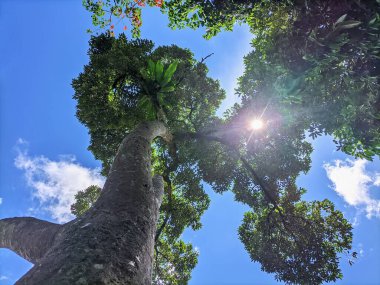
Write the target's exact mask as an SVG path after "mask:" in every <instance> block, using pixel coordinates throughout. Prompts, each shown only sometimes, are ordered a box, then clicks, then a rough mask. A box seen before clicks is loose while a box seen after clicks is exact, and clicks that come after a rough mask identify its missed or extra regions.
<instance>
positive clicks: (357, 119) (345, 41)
mask: <svg viewBox="0 0 380 285" xmlns="http://www.w3.org/2000/svg"><path fill="white" fill-rule="evenodd" d="M140 2H144V1H140ZM148 2H149V1H148ZM100 3H102V2H100ZM116 3H117V5H121V6H123V5H124V6H123V7H129V5H134V4H133V3H134V2H129V1H125V2H120V3H119V1H116ZM149 3H150V2H149ZM97 5H98V6H99V5H100V4H97ZM114 7H116V6H114ZM117 7H118V6H117ZM140 7H141V6H140ZM98 8H99V9H100V10H101V11H103V12H102V13H103V14H99V13H98V14H96V13H94V15H98V16H100V15H103V17H104V15H106V12H105V10H104V9H103V8H102V7H101V6H99V7H98ZM379 9H380V2H379V1H365V2H364V1H355V0H344V1H335V0H329V1H311V2H310V1H297V0H287V1H273V0H272V1H271V0H258V1H239V0H232V1H222V0H214V1H200V0H185V1H182V0H181V1H179V0H168V1H165V2H163V3H162V5H161V10H162V11H163V12H164V13H166V14H167V15H168V18H169V20H170V26H171V27H173V28H184V27H191V28H199V27H205V28H206V33H205V37H206V38H210V37H212V36H215V35H216V34H217V33H218V32H220V31H221V30H232V29H233V27H234V25H235V24H241V23H246V24H248V25H249V27H250V29H251V32H252V34H253V35H254V38H253V40H252V46H253V48H254V50H253V51H252V52H251V53H250V54H249V55H248V56H247V57H246V72H245V75H244V76H243V77H242V78H241V82H240V87H239V92H240V93H241V94H242V97H243V98H245V99H247V98H248V97H252V96H257V95H256V94H257V93H260V94H261V95H262V94H265V95H262V96H266V98H274V99H275V100H280V101H282V103H283V105H284V106H286V108H288V109H290V110H291V112H292V113H293V112H294V111H295V113H296V114H298V116H297V115H295V116H294V120H299V119H302V120H305V121H307V124H308V125H309V126H308V128H309V132H310V134H311V135H312V136H313V137H316V136H318V135H320V134H323V133H325V134H330V135H332V136H333V137H334V141H335V142H336V144H337V147H338V149H341V150H342V151H344V152H345V153H347V154H350V155H354V156H356V157H360V158H366V159H371V158H372V157H373V156H374V155H379V153H380V137H379V133H380V115H379V106H380V100H379V91H378V90H380V88H379V66H380V63H379V62H380V57H379V49H380V40H379V29H380V14H379V12H378V11H379ZM100 10H99V11H100ZM271 100H272V99H271ZM284 103H285V104H284ZM306 114H307V117H308V118H307V120H306V119H305V118H304V117H305V116H306Z"/></svg>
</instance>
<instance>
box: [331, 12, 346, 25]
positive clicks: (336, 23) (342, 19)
mask: <svg viewBox="0 0 380 285" xmlns="http://www.w3.org/2000/svg"><path fill="white" fill-rule="evenodd" d="M346 17H347V14H344V15H343V16H341V17H339V19H338V20H337V21H336V22H335V23H334V27H335V26H336V25H338V24H339V23H341V22H343V21H344V20H345V19H346Z"/></svg>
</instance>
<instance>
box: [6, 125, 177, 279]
mask: <svg viewBox="0 0 380 285" xmlns="http://www.w3.org/2000/svg"><path fill="white" fill-rule="evenodd" d="M157 136H161V137H163V138H164V139H166V140H170V139H171V137H170V134H169V132H168V131H167V129H166V127H165V125H164V124H163V123H161V122H149V123H143V124H141V125H140V126H139V127H137V128H136V130H134V131H133V132H132V133H130V134H129V135H128V136H127V137H126V138H125V139H124V140H123V142H122V143H121V145H120V147H119V150H118V152H117V154H116V157H115V159H114V162H113V164H112V167H111V170H110V173H109V175H108V178H107V181H106V183H105V185H104V188H103V190H102V193H101V195H100V197H99V199H98V200H97V202H96V203H95V204H94V206H93V207H92V208H91V209H90V210H89V211H87V212H86V213H85V214H84V215H83V216H82V217H80V218H77V219H75V220H73V221H71V222H69V223H67V224H65V225H62V226H60V225H55V224H51V223H47V222H43V221H38V222H37V221H36V220H35V219H32V218H26V220H25V218H23V219H24V220H23V223H24V224H25V225H24V226H13V229H12V225H13V224H12V225H11V222H12V220H13V219H5V220H2V221H0V227H1V228H0V239H1V240H0V246H1V247H7V248H10V249H12V250H14V251H16V252H17V253H18V254H20V255H21V256H23V257H24V258H27V259H28V260H30V261H32V262H33V263H34V264H35V266H34V267H33V268H32V269H31V270H30V271H29V272H28V273H27V274H26V275H24V276H23V277H22V278H21V279H20V280H19V281H18V282H17V283H16V284H39V285H44V284H49V285H51V284H57V285H60V284H62V285H63V284H70V285H75V284H76V285H82V284H83V285H84V284H91V285H92V284H132V285H135V284H136V285H137V284H138V285H142V284H144V285H145V284H146V285H148V284H151V275H152V263H153V247H154V237H155V233H156V223H157V218H158V214H159V207H160V204H161V200H162V195H163V180H162V177H160V176H155V177H153V179H152V177H151V143H152V140H153V139H154V138H155V137H157ZM15 219H17V218H15ZM21 219H22V218H21ZM28 219H31V220H28ZM20 221H21V220H20ZM32 223H34V226H30V225H31V224H32ZM28 225H29V226H28ZM29 227H32V228H33V230H31V229H29ZM16 229H17V230H16ZM3 232H4V234H3ZM25 232H27V233H28V234H29V235H34V234H35V235H36V236H39V242H38V241H36V240H35V241H31V242H25V239H24V238H23V235H24V233H25ZM31 240H34V238H33V239H31ZM41 240H44V241H46V244H44V246H43V247H42V248H41V249H40V250H37V251H36V250H35V247H37V246H38V245H39V243H41Z"/></svg>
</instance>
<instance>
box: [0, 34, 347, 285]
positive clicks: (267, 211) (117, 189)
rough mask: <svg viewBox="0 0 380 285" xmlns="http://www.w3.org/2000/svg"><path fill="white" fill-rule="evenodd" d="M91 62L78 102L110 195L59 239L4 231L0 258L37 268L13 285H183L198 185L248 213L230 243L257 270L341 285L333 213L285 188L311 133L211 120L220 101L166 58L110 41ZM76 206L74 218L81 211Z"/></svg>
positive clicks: (197, 67)
mask: <svg viewBox="0 0 380 285" xmlns="http://www.w3.org/2000/svg"><path fill="white" fill-rule="evenodd" d="M89 55H90V63H89V64H88V65H87V66H85V68H84V72H83V73H82V74H81V75H80V76H79V77H78V78H77V79H75V80H74V81H73V87H74V89H75V91H76V93H75V96H74V97H75V99H77V101H78V106H77V107H78V111H77V116H78V118H79V120H80V121H81V122H82V123H84V124H85V125H86V126H87V127H88V129H89V132H90V135H91V145H90V147H89V149H90V150H91V151H92V152H93V153H94V155H95V157H96V158H98V159H100V160H101V161H102V162H103V173H104V175H106V176H107V181H106V184H105V186H104V188H103V190H102V191H101V192H100V196H99V198H98V200H97V201H96V202H95V203H94V205H93V206H92V207H91V208H90V209H89V210H88V211H87V212H85V213H84V214H83V213H82V215H81V213H79V212H78V213H79V215H81V216H79V217H78V218H77V219H75V220H73V221H71V222H69V223H67V224H65V225H56V224H51V223H47V222H43V221H39V220H36V219H31V218H12V219H4V220H1V221H0V223H1V232H0V246H2V247H7V248H10V249H12V250H14V251H15V252H17V253H18V254H20V255H21V256H23V257H25V258H27V259H28V260H31V261H32V262H33V263H34V264H36V266H35V267H33V268H32V269H31V271H30V272H28V273H27V274H26V275H25V276H24V277H23V278H22V279H21V280H20V281H19V282H18V283H19V284H150V283H151V281H152V271H153V270H154V278H153V282H154V283H156V284H184V283H186V282H187V280H189V278H190V273H191V269H192V268H193V267H194V266H195V264H196V256H197V254H196V252H194V250H193V249H192V247H191V245H186V244H185V243H184V242H183V241H181V240H180V239H179V237H180V235H181V233H182V232H183V230H184V228H186V227H189V226H190V227H192V228H193V229H198V228H199V227H200V226H201V224H200V216H201V215H202V213H203V212H204V211H205V210H206V209H207V207H208V204H209V198H208V197H207V195H206V194H205V192H204V191H203V188H202V184H201V181H205V182H207V183H209V184H210V185H211V186H212V187H213V189H214V190H215V191H217V192H222V191H226V190H231V191H233V192H234V193H235V195H236V199H237V200H238V201H241V202H243V203H246V204H247V205H249V206H250V207H251V208H252V210H251V211H250V212H248V213H246V215H245V217H244V220H243V224H242V226H241V227H240V229H239V235H240V239H241V240H242V242H243V243H244V245H245V247H246V249H247V251H248V252H249V254H250V256H251V258H252V259H253V260H255V261H258V262H260V263H261V264H262V268H263V270H265V271H267V272H270V273H274V274H275V276H276V278H277V279H279V280H284V281H285V282H288V283H305V282H312V283H315V284H320V283H322V282H328V281H334V280H336V279H337V278H341V277H342V275H341V272H340V269H339V266H338V261H339V258H338V254H339V253H341V252H343V251H345V250H349V249H350V248H351V241H352V234H351V226H350V225H349V223H348V222H347V221H346V220H345V219H344V217H343V215H342V214H341V213H340V212H339V211H337V210H335V209H334V206H333V205H332V203H331V202H329V201H327V200H325V201H321V202H317V201H314V202H304V201H301V196H302V194H303V193H304V192H305V190H304V189H299V188H298V187H297V186H296V185H295V179H296V177H297V176H298V174H299V173H300V172H307V171H308V169H309V167H310V153H311V146H310V144H309V143H308V142H306V141H305V135H304V130H305V126H306V125H307V123H308V122H307V121H296V122H294V120H290V119H288V117H287V116H286V115H288V114H287V113H286V111H287V110H283V109H282V105H281V104H280V103H281V102H277V101H273V103H271V104H270V105H269V104H267V103H266V101H265V100H261V101H260V100H259V98H258V99H257V100H256V101H255V104H252V101H250V104H244V105H242V106H235V107H234V108H233V109H232V110H231V111H230V112H229V113H228V114H227V115H226V117H225V118H224V119H220V118H217V117H216V116H215V111H216V109H217V107H218V105H219V104H220V102H221V100H222V99H223V98H224V92H223V91H222V90H221V89H220V87H219V84H218V82H217V81H215V80H212V79H211V78H209V77H207V68H206V66H205V64H204V63H202V62H197V61H196V60H195V59H194V58H193V56H192V54H191V52H190V51H188V50H184V49H181V48H178V47H176V46H170V47H159V48H157V49H153V44H152V43H151V42H149V41H146V40H135V41H127V40H126V38H125V37H123V36H121V37H120V38H119V39H115V38H113V37H112V36H110V35H109V34H106V35H101V36H99V37H94V38H92V40H91V42H90V50H89ZM174 71H175V72H174ZM264 111H265V112H264ZM263 112H264V113H265V115H268V114H271V120H266V122H265V124H266V125H267V126H266V130H265V135H259V134H258V133H255V131H254V129H255V128H256V127H257V125H253V126H252V125H251V124H250V122H251V120H252V118H254V117H257V116H259V115H258V114H263ZM263 116H264V115H263ZM262 119H265V118H264V117H262ZM155 137H159V138H158V139H156V140H154V141H153V139H154V138H155ZM152 143H153V144H152ZM151 147H152V151H151ZM115 154H116V155H115ZM151 160H152V163H151V162H150V161H151ZM153 174H154V175H155V176H154V177H153V178H152V175H153ZM158 175H161V176H162V178H160V177H159V176H158ZM92 190H94V189H92ZM88 192H89V193H92V191H91V189H88ZM163 193H164V195H163ZM162 195H163V198H162ZM95 196H96V195H95ZM78 198H79V199H78V201H82V202H81V203H79V204H77V205H76V206H75V205H74V206H73V209H74V210H75V209H79V207H82V206H78V205H83V204H85V203H88V202H86V201H85V200H83V199H82V200H80V196H78ZM161 199H162V200H163V202H162V205H161V207H160V211H159V206H160V201H161ZM157 219H158V223H157V226H156V222H157ZM27 235H28V236H29V235H30V236H33V238H28V239H27V240H26V239H25V236H27ZM43 239H46V240H47V241H48V242H44V243H43V244H41V241H42V240H43ZM153 259H155V266H154V267H153V264H154V260H153Z"/></svg>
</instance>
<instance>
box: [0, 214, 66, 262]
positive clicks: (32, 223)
mask: <svg viewBox="0 0 380 285" xmlns="http://www.w3.org/2000/svg"><path fill="white" fill-rule="evenodd" d="M62 228H63V226H62V225H58V224H53V223H50V222H46V221H42V220H38V219H35V218H26V217H23V218H7V219H3V220H0V248H8V249H10V250H12V251H14V252H15V253H17V254H18V255H20V256H21V257H23V258H25V259H26V260H28V261H30V262H32V263H33V264H37V263H38V261H39V260H40V259H41V258H42V257H43V256H44V255H45V253H46V252H47V251H48V250H49V249H50V247H51V246H52V245H53V243H54V241H55V238H56V236H57V234H59V232H60V230H61V229H62Z"/></svg>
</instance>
